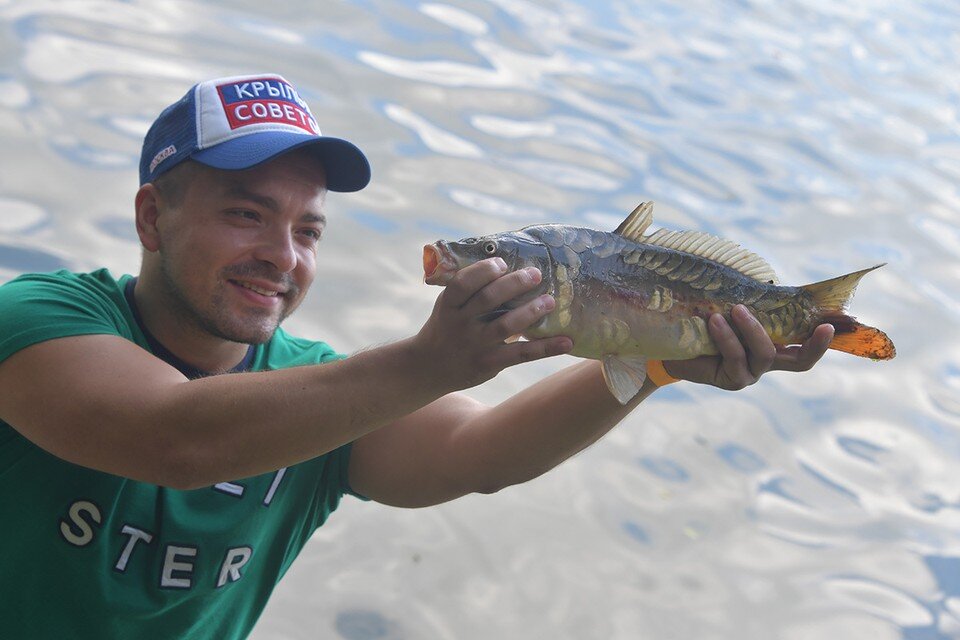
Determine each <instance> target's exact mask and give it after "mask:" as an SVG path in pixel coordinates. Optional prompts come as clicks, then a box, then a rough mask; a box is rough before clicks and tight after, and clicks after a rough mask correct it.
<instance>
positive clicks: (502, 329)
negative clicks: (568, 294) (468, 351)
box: [486, 294, 556, 342]
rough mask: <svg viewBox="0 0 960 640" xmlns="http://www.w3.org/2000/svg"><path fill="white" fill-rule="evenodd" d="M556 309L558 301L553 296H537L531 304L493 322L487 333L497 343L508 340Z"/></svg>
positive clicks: (528, 303) (521, 306)
mask: <svg viewBox="0 0 960 640" xmlns="http://www.w3.org/2000/svg"><path fill="white" fill-rule="evenodd" d="M554 307H556V301H555V300H554V298H553V296H551V295H548V294H544V295H542V296H537V297H536V298H534V299H533V300H531V301H530V302H527V303H526V304H523V305H520V306H519V307H517V308H516V309H512V310H510V311H509V312H508V313H506V314H504V315H503V316H502V317H500V318H499V319H497V320H496V321H494V322H491V323H490V324H489V325H488V326H487V327H486V331H487V332H488V333H489V334H490V336H491V338H492V339H493V340H495V341H497V342H500V341H503V340H506V339H507V338H509V337H511V336H515V335H517V334H520V333H523V332H524V330H526V329H528V328H530V327H531V326H532V325H534V324H536V323H537V322H539V321H540V319H541V318H543V317H544V316H546V315H547V314H549V313H550V312H551V311H553V309H554Z"/></svg>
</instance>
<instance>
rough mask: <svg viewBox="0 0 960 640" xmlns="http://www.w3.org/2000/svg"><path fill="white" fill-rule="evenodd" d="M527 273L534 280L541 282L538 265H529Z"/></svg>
mask: <svg viewBox="0 0 960 640" xmlns="http://www.w3.org/2000/svg"><path fill="white" fill-rule="evenodd" d="M527 275H528V276H530V280H531V281H532V282H540V269H537V268H536V267H527Z"/></svg>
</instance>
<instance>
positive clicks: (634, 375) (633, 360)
mask: <svg viewBox="0 0 960 640" xmlns="http://www.w3.org/2000/svg"><path fill="white" fill-rule="evenodd" d="M602 363H603V379H604V381H605V382H606V383H607V388H608V389H610V393H612V394H613V397H614V398H616V399H617V400H618V401H619V402H620V404H627V403H628V402H630V399H631V398H632V397H633V396H635V395H637V392H638V391H640V387H642V386H643V382H644V381H645V380H646V379H647V359H646V358H644V357H642V356H630V357H621V356H617V355H605V356H603V360H602Z"/></svg>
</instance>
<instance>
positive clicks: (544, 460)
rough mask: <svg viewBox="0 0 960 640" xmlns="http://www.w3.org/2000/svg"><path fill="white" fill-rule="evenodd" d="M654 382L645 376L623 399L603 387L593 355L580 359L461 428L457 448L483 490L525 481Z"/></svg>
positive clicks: (604, 425) (572, 450)
mask: <svg viewBox="0 0 960 640" xmlns="http://www.w3.org/2000/svg"><path fill="white" fill-rule="evenodd" d="M654 390H656V386H655V385H654V384H653V383H651V382H650V381H649V380H648V381H647V382H646V383H644V386H643V388H642V389H641V390H640V392H639V393H638V394H637V395H636V396H635V397H634V398H633V399H632V400H631V401H630V402H629V403H628V404H627V405H621V404H620V403H619V402H618V401H617V400H616V399H615V398H614V397H613V396H612V395H611V394H610V391H609V390H608V389H607V387H606V384H605V383H604V380H603V375H602V373H601V370H600V363H599V362H596V361H592V360H591V361H587V362H582V363H579V364H576V365H573V366H570V367H567V368H566V369H563V370H562V371H559V372H558V373H556V374H554V375H552V376H550V377H548V378H546V379H544V380H542V381H540V382H538V383H537V384H535V385H533V386H531V387H529V388H527V389H525V390H524V391H522V392H520V393H518V394H517V395H515V396H513V397H511V398H509V399H508V400H506V401H504V402H502V403H500V404H499V405H497V406H494V407H491V408H489V409H487V410H484V411H481V412H478V413H476V414H475V415H474V416H472V417H471V419H470V420H469V421H467V422H466V423H464V425H462V427H461V428H460V431H459V434H458V437H457V441H458V444H457V446H458V448H459V447H463V450H464V451H469V452H470V455H469V458H470V461H471V464H470V467H471V470H472V472H473V473H476V474H477V475H478V476H479V478H480V479H479V480H478V485H479V486H480V487H482V488H481V491H483V492H493V491H496V490H498V489H501V488H503V487H506V486H510V485H513V484H518V483H521V482H526V481H527V480H530V479H532V478H535V477H537V476H539V475H541V474H543V473H545V472H546V471H549V470H550V469H552V468H553V467H555V466H557V465H558V464H560V463H561V462H563V461H564V460H566V459H567V458H569V457H570V456H572V455H574V454H576V453H578V452H579V451H581V450H583V449H584V448H586V447H588V446H589V445H591V444H592V443H594V442H596V441H597V440H598V439H600V438H601V437H602V436H603V435H604V434H606V433H607V432H608V431H609V430H610V429H612V428H613V427H614V426H616V425H617V424H618V423H619V422H620V421H621V420H623V418H624V417H626V416H627V414H629V413H630V412H631V411H632V410H633V409H634V408H635V407H636V406H637V405H639V404H640V403H641V402H643V401H644V400H645V399H646V398H647V397H649V395H650V394H651V393H653V391H654Z"/></svg>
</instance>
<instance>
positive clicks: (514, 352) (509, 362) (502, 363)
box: [489, 336, 573, 371]
mask: <svg viewBox="0 0 960 640" xmlns="http://www.w3.org/2000/svg"><path fill="white" fill-rule="evenodd" d="M571 349H573V341H572V340H571V339H570V338H568V337H566V336H555V337H551V338H540V339H537V340H531V341H529V342H513V343H510V344H504V345H502V346H499V347H497V349H496V350H494V351H492V352H491V353H490V356H489V357H490V363H489V364H490V366H491V367H492V368H495V369H496V370H498V371H499V370H502V369H505V368H507V367H512V366H514V365H517V364H522V363H524V362H533V361H534V360H541V359H543V358H550V357H552V356H559V355H562V354H564V353H569V352H570V350H571Z"/></svg>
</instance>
